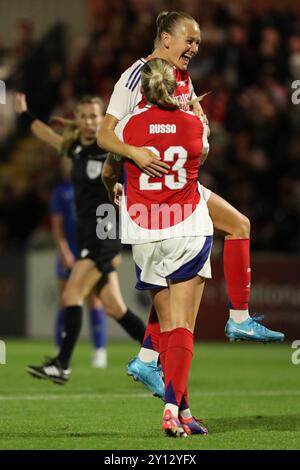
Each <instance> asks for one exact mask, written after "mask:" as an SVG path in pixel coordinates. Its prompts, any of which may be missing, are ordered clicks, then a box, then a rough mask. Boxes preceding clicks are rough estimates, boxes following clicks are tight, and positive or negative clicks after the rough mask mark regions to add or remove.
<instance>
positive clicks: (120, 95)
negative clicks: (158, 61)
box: [106, 59, 146, 121]
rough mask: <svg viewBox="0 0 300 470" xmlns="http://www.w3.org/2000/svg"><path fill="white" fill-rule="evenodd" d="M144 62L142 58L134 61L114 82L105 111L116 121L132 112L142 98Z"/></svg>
mask: <svg viewBox="0 0 300 470" xmlns="http://www.w3.org/2000/svg"><path fill="white" fill-rule="evenodd" d="M145 63H146V61H145V60H144V59H140V60H138V61H137V62H135V63H134V64H133V65H132V66H131V67H130V68H129V69H127V70H126V71H125V72H124V73H123V74H122V75H121V77H120V79H119V80H118V81H117V83H116V84H115V87H114V91H113V93H112V95H111V98H110V101H109V105H108V108H107V110H106V113H107V114H111V115H112V116H114V117H115V118H117V119H118V121H120V120H121V119H123V118H124V117H125V116H126V115H127V114H129V113H132V112H133V110H134V108H135V107H136V106H137V105H138V104H139V102H140V101H141V99H142V94H141V91H140V88H141V68H142V67H143V65H144V64H145Z"/></svg>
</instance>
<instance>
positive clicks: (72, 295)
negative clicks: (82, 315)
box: [61, 284, 84, 307]
mask: <svg viewBox="0 0 300 470" xmlns="http://www.w3.org/2000/svg"><path fill="white" fill-rule="evenodd" d="M61 297H62V304H63V305H64V307H67V306H70V305H82V304H83V300H84V297H83V296H82V295H81V293H80V291H79V289H76V287H75V286H73V285H68V284H67V285H66V287H65V288H64V290H63V292H62V296H61Z"/></svg>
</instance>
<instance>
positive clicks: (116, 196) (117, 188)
mask: <svg viewBox="0 0 300 470" xmlns="http://www.w3.org/2000/svg"><path fill="white" fill-rule="evenodd" d="M122 192H123V185H122V184H121V183H116V184H115V185H114V189H113V198H111V197H110V199H111V200H112V202H113V203H114V204H115V205H116V206H117V207H120V204H121V196H122Z"/></svg>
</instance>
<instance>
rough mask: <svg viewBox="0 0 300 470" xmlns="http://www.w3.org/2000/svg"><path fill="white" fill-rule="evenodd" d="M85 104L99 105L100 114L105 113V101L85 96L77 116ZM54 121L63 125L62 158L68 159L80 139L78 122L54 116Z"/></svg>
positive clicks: (81, 100) (79, 102)
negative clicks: (75, 143) (71, 149)
mask: <svg viewBox="0 0 300 470" xmlns="http://www.w3.org/2000/svg"><path fill="white" fill-rule="evenodd" d="M85 104H97V105H98V106H99V108H100V113H101V114H103V112H104V105H103V101H102V100H101V98H99V97H98V96H84V97H83V98H81V99H80V100H79V101H78V103H77V105H76V108H75V114H76V113H77V112H78V111H79V108H80V106H82V105H85ZM52 119H55V120H56V121H59V122H60V123H61V124H63V126H64V129H63V133H62V139H63V140H62V147H61V149H62V156H63V157H66V156H67V155H68V153H69V151H70V148H71V147H72V145H73V144H74V142H76V140H78V139H79V137H80V129H79V127H78V125H77V122H76V120H75V119H65V118H62V117H58V116H53V118H52Z"/></svg>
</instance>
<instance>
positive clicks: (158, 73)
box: [141, 59, 178, 110]
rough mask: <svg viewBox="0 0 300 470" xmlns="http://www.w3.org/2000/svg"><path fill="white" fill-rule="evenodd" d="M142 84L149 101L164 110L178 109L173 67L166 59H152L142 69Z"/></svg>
mask: <svg viewBox="0 0 300 470" xmlns="http://www.w3.org/2000/svg"><path fill="white" fill-rule="evenodd" d="M141 83H142V87H143V91H144V94H145V96H146V99H147V101H149V102H150V103H152V104H156V105H157V106H159V107H160V108H163V109H169V110H172V109H177V108H178V104H177V102H176V100H175V99H174V97H173V93H174V91H175V89H176V87H177V83H176V79H175V75H174V71H173V67H172V66H171V65H170V64H169V63H168V62H167V61H166V60H164V59H151V60H149V61H148V62H146V64H145V65H144V66H143V67H142V70H141Z"/></svg>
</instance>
